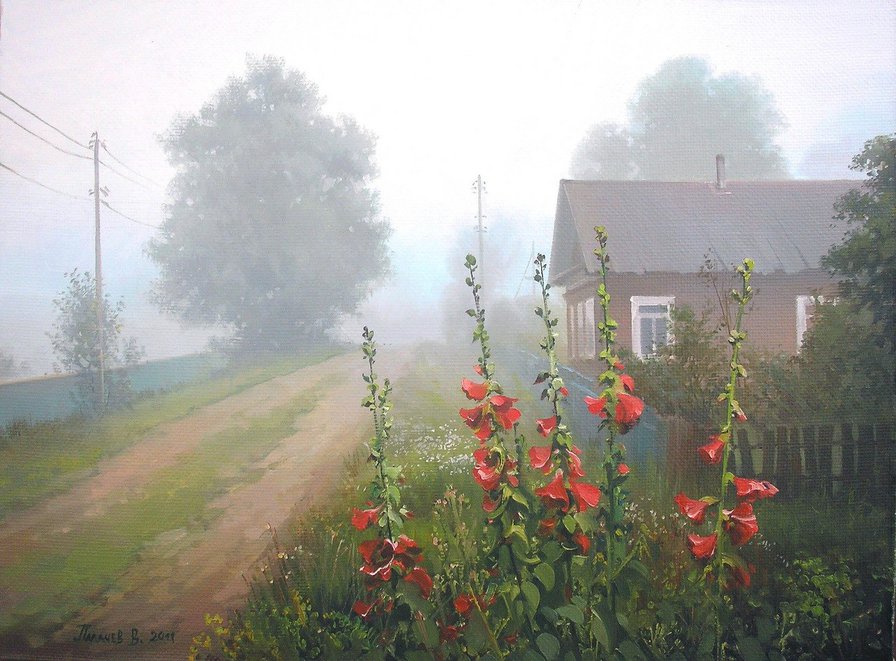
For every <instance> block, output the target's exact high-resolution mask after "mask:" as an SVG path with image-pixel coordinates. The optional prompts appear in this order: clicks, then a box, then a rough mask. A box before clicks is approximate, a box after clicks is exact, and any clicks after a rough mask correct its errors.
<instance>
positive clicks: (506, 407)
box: [490, 395, 522, 429]
mask: <svg viewBox="0 0 896 661" xmlns="http://www.w3.org/2000/svg"><path fill="white" fill-rule="evenodd" d="M490 401H491V405H492V414H494V416H495V420H496V421H497V422H498V424H499V425H501V426H502V427H504V429H510V428H511V427H513V423H514V422H516V421H517V420H519V419H520V416H521V415H522V413H520V412H519V410H518V409H515V408H513V405H514V403H515V402H517V401H518V400H517V399H516V398H514V397H505V396H504V395H495V396H493V397H492V398H491V400H490Z"/></svg>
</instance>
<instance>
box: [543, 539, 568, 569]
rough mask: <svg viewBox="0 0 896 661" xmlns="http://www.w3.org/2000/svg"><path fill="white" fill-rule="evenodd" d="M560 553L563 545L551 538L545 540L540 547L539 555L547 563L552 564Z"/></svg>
mask: <svg viewBox="0 0 896 661" xmlns="http://www.w3.org/2000/svg"><path fill="white" fill-rule="evenodd" d="M562 555H563V547H561V546H560V545H559V544H558V543H557V542H555V541H553V540H551V541H549V542H545V544H544V546H542V547H541V557H542V558H544V561H545V562H547V563H550V564H554V563H555V562H557V560H559V559H560V556H562Z"/></svg>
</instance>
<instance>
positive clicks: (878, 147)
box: [822, 134, 896, 355]
mask: <svg viewBox="0 0 896 661" xmlns="http://www.w3.org/2000/svg"><path fill="white" fill-rule="evenodd" d="M850 168H851V169H853V170H857V171H859V172H864V173H866V174H867V175H868V179H867V180H866V181H865V185H864V187H863V188H862V189H854V190H851V191H850V192H848V193H847V194H846V195H844V196H843V197H842V198H841V199H840V201H839V202H838V203H837V207H836V209H837V217H838V218H839V219H840V220H846V221H847V222H848V223H849V224H850V227H851V228H850V230H849V231H848V233H847V234H846V236H845V238H844V240H843V242H842V243H840V244H839V245H836V246H834V247H833V248H831V250H830V251H829V252H828V254H827V255H826V256H825V257H824V258H823V260H822V263H823V264H824V266H825V267H827V268H828V269H830V270H831V272H832V273H833V274H834V275H835V276H839V277H840V278H841V282H840V288H841V292H842V294H843V296H844V298H845V299H846V302H849V303H850V304H852V305H854V306H855V307H857V308H858V309H859V310H864V311H866V312H867V313H868V314H870V316H871V319H872V322H873V324H874V336H875V339H876V342H877V344H878V345H879V346H883V347H887V348H889V351H890V353H891V355H892V354H893V352H894V339H893V338H894V337H896V228H894V225H896V134H892V135H880V136H877V137H876V138H874V139H872V140H869V141H868V142H866V143H865V148H864V150H863V151H862V153H860V154H858V155H857V156H856V157H855V158H853V161H852V165H851V166H850Z"/></svg>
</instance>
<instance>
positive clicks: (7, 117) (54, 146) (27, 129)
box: [0, 110, 93, 161]
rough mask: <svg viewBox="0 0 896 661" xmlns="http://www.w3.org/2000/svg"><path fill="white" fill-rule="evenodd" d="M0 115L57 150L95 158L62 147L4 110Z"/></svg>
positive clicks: (89, 159)
mask: <svg viewBox="0 0 896 661" xmlns="http://www.w3.org/2000/svg"><path fill="white" fill-rule="evenodd" d="M0 116H2V117H5V118H6V119H8V120H9V121H11V122H12V123H13V124H15V125H16V126H18V127H19V128H20V129H22V130H23V131H25V132H26V133H30V134H31V135H33V136H34V137H35V138H37V139H38V140H40V141H41V142H45V143H47V144H48V145H50V146H51V147H52V148H53V149H55V150H56V151H61V152H62V153H63V154H68V155H69V156H74V157H75V158H83V159H84V160H85V161H92V160H93V159H92V158H90V157H89V156H85V155H84V154H76V153H75V152H73V151H69V150H67V149H63V148H62V147H60V146H58V145H55V144H53V143H52V142H50V141H49V140H47V139H46V138H45V137H43V136H41V135H38V134H37V133H35V132H34V131H32V130H31V129H29V128H28V127H27V126H22V125H21V124H19V123H18V122H17V121H16V120H14V119H13V118H12V117H10V116H9V115H7V114H6V113H5V112H3V111H2V110H0Z"/></svg>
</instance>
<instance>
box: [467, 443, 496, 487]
mask: <svg viewBox="0 0 896 661" xmlns="http://www.w3.org/2000/svg"><path fill="white" fill-rule="evenodd" d="M473 459H474V461H475V464H474V465H473V479H475V480H476V483H477V484H478V485H479V486H480V487H482V488H483V489H484V490H485V491H493V490H494V489H496V488H497V487H498V485H499V484H500V483H501V467H500V466H499V465H498V464H499V460H500V455H499V454H498V453H497V452H493V451H492V450H490V449H488V448H479V449H477V450H476V451H475V452H473Z"/></svg>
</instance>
